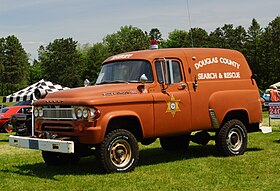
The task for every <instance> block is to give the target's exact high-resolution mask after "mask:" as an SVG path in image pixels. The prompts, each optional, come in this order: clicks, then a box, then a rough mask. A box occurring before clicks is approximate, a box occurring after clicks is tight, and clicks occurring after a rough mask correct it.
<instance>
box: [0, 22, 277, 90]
mask: <svg viewBox="0 0 280 191" xmlns="http://www.w3.org/2000/svg"><path fill="white" fill-rule="evenodd" d="M151 39H155V40H157V42H158V44H159V48H179V47H213V48H227V49H235V50H238V51H240V52H242V53H243V54H244V56H245V57H246V59H247V61H248V63H249V65H250V67H251V70H252V72H253V73H254V74H256V75H257V82H258V85H259V87H260V88H261V89H266V88H268V86H269V85H271V84H273V83H276V82H278V81H280V75H279V73H280V17H276V18H275V19H274V20H273V21H271V22H270V23H269V24H268V26H266V27H265V28H261V26H260V24H259V23H258V22H257V20H256V19H252V22H251V25H250V26H249V27H248V29H247V30H246V29H245V28H244V27H243V26H237V27H234V26H233V25H232V24H225V25H224V26H223V27H218V28H216V29H215V30H214V31H212V32H210V33H208V32H207V31H206V30H204V29H202V28H191V29H190V30H189V31H186V30H178V29H175V30H173V31H172V32H170V33H169V34H168V37H167V38H166V39H163V38H162V34H161V32H160V30H159V29H157V28H153V29H151V30H150V31H149V32H146V31H143V30H141V29H139V28H137V27H134V26H131V25H129V26H123V27H121V28H120V30H119V31H117V32H115V33H113V34H109V35H107V36H106V37H105V38H104V39H103V40H102V42H98V43H94V44H92V45H90V44H84V45H80V44H79V43H78V41H75V40H74V39H72V38H61V39H56V40H54V41H53V42H50V43H49V44H48V45H47V46H40V47H39V49H38V59H36V60H33V62H32V63H29V60H28V55H27V53H26V52H25V50H24V49H23V47H22V45H21V43H20V41H19V40H18V38H17V37H16V36H13V35H12V36H8V37H6V38H4V37H3V38H0V74H1V76H0V95H7V94H10V93H12V92H15V91H17V90H19V89H21V88H24V87H26V86H27V85H30V84H33V83H35V82H37V81H39V80H40V79H45V80H50V81H52V82H55V83H59V84H61V85H64V86H67V87H71V88H72V87H78V86H82V85H83V81H84V80H85V79H89V80H90V81H91V82H93V83H94V82H95V80H96V79H97V76H98V73H99V70H100V68H101V64H102V62H103V61H104V60H105V59H106V58H107V57H109V56H111V55H115V54H119V53H123V52H128V51H136V50H143V49H148V48H149V43H150V40H151Z"/></svg>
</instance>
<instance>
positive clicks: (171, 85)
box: [153, 59, 191, 136]
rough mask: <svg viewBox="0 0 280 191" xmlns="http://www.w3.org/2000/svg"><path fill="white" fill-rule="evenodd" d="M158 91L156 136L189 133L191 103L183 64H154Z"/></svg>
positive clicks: (156, 94)
mask: <svg viewBox="0 0 280 191" xmlns="http://www.w3.org/2000/svg"><path fill="white" fill-rule="evenodd" d="M154 66H155V68H156V73H157V80H158V82H159V84H158V91H156V92H157V93H154V94H153V96H154V114H155V134H156V135H157V136H171V135H176V134H181V133H187V132H188V129H190V128H189V127H190V124H191V111H190V108H191V105H190V104H191V102H190V94H189V90H188V86H187V84H186V83H185V81H186V79H185V78H184V75H183V74H184V72H183V67H182V63H181V62H180V61H179V60H177V59H161V60H156V61H155V62H154Z"/></svg>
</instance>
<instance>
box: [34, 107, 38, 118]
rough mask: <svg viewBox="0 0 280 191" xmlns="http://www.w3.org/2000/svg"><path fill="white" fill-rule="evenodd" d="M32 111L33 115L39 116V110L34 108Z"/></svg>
mask: <svg viewBox="0 0 280 191" xmlns="http://www.w3.org/2000/svg"><path fill="white" fill-rule="evenodd" d="M33 113H34V117H38V116H39V111H38V109H34V111H33Z"/></svg>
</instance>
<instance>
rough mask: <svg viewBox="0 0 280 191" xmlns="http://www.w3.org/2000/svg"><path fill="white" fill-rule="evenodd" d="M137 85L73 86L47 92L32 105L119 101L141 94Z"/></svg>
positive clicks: (94, 103)
mask: <svg viewBox="0 0 280 191" xmlns="http://www.w3.org/2000/svg"><path fill="white" fill-rule="evenodd" d="M139 86H141V84H138V83H137V84H125V85H124V84H104V85H94V86H89V87H80V88H73V89H69V90H63V91H59V92H55V93H51V94H48V95H47V96H46V97H45V98H44V99H40V100H37V101H35V102H34V105H35V106H38V105H99V104H106V103H114V102H121V100H122V102H123V101H124V100H127V99H128V98H129V99H131V97H132V96H131V95H135V96H133V97H134V98H136V97H139V96H140V95H143V94H141V92H140V91H139V90H138V89H137V88H139ZM137 95H138V96H137ZM124 97H127V98H125V99H124ZM142 99H143V98H142ZM134 101H136V100H134Z"/></svg>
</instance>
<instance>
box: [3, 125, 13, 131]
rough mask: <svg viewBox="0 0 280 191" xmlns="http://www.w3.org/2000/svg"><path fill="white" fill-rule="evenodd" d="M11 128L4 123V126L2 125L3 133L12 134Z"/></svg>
mask: <svg viewBox="0 0 280 191" xmlns="http://www.w3.org/2000/svg"><path fill="white" fill-rule="evenodd" d="M13 130H14V129H13V127H12V125H10V124H9V123H5V124H4V125H3V132H4V133H11V132H13Z"/></svg>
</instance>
